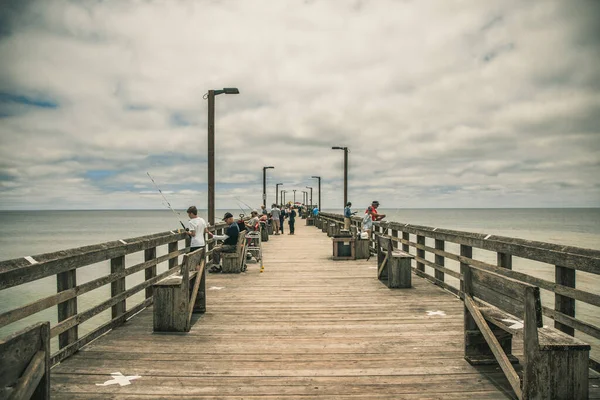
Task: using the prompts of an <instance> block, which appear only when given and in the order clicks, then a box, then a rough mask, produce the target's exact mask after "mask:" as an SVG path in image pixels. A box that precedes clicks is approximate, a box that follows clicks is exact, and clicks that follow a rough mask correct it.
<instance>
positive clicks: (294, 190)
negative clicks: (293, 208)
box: [292, 189, 297, 204]
mask: <svg viewBox="0 0 600 400" xmlns="http://www.w3.org/2000/svg"><path fill="white" fill-rule="evenodd" d="M296 190H297V189H292V191H293V192H294V204H296Z"/></svg>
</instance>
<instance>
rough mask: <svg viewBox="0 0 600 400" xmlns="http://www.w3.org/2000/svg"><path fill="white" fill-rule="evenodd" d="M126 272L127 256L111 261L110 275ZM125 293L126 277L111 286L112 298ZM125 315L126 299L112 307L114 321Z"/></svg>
mask: <svg viewBox="0 0 600 400" xmlns="http://www.w3.org/2000/svg"><path fill="white" fill-rule="evenodd" d="M118 272H125V256H120V257H116V258H112V259H111V260H110V273H111V274H114V273H118ZM124 291H125V277H123V278H120V279H117V280H116V281H114V282H112V283H111V284H110V296H111V297H115V296H117V295H119V294H121V293H123V292H124ZM124 313H125V299H123V300H122V301H120V302H118V303H117V304H115V305H114V306H112V319H115V318H117V317H119V316H121V315H123V314H124Z"/></svg>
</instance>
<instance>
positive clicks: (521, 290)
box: [461, 263, 590, 400]
mask: <svg viewBox="0 0 600 400" xmlns="http://www.w3.org/2000/svg"><path fill="white" fill-rule="evenodd" d="M461 273H462V275H463V288H464V292H463V295H464V303H465V309H464V310H465V314H464V317H465V321H464V327H465V338H464V343H465V359H466V360H467V361H468V362H469V363H471V364H474V365H479V364H491V363H497V364H499V365H500V367H501V369H502V371H503V372H504V374H505V375H506V378H507V379H508V382H509V383H510V385H511V387H512V388H513V391H514V393H515V395H516V397H517V398H518V399H584V400H585V399H587V398H588V395H589V393H588V391H589V387H588V378H589V367H588V365H589V353H590V345H588V344H587V343H584V342H582V341H581V340H579V339H577V338H574V337H572V336H569V335H567V334H565V333H563V332H561V331H559V330H556V329H554V328H551V327H547V326H544V325H543V314H542V306H541V299H540V288H539V287H537V286H534V285H531V284H528V283H525V282H522V281H520V280H517V279H512V278H509V277H506V276H503V275H500V274H497V273H494V272H491V271H489V270H486V269H483V268H481V267H474V266H472V265H469V264H466V263H461ZM513 336H517V337H520V338H522V339H523V353H524V355H523V359H522V360H521V364H522V366H523V368H522V370H521V372H517V370H516V369H515V368H514V366H513V365H512V364H513V363H515V362H517V361H518V360H517V359H516V357H514V356H513V355H512V354H511V353H512V339H513Z"/></svg>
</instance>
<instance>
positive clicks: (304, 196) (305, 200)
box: [302, 190, 308, 206]
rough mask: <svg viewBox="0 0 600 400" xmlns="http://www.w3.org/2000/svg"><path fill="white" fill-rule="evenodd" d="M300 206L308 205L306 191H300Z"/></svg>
mask: <svg viewBox="0 0 600 400" xmlns="http://www.w3.org/2000/svg"><path fill="white" fill-rule="evenodd" d="M302 204H304V205H305V206H307V205H308V192H307V191H306V190H303V191H302Z"/></svg>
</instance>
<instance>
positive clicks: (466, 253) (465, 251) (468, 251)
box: [460, 244, 473, 292]
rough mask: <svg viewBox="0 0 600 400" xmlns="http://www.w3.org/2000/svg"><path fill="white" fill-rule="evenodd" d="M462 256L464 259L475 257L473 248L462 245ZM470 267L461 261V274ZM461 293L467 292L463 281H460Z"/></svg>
mask: <svg viewBox="0 0 600 400" xmlns="http://www.w3.org/2000/svg"><path fill="white" fill-rule="evenodd" d="M460 255H461V256H463V257H467V258H472V257H473V248H472V247H471V246H467V245H464V244H461V245H460ZM468 267H469V264H466V263H463V262H462V261H461V263H460V271H461V273H462V272H463V271H464V269H465V268H468ZM460 291H461V292H464V291H465V287H464V282H463V281H462V280H461V281H460Z"/></svg>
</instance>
